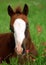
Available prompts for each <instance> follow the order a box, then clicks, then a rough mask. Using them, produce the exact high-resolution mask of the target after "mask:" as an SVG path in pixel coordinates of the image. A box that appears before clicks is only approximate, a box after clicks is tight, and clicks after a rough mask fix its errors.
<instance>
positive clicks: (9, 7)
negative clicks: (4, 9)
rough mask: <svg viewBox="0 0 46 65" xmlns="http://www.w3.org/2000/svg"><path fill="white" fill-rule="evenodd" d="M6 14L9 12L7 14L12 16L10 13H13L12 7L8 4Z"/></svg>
mask: <svg viewBox="0 0 46 65" xmlns="http://www.w3.org/2000/svg"><path fill="white" fill-rule="evenodd" d="M8 14H9V16H12V15H13V14H14V11H13V9H12V8H11V6H10V5H9V6H8Z"/></svg>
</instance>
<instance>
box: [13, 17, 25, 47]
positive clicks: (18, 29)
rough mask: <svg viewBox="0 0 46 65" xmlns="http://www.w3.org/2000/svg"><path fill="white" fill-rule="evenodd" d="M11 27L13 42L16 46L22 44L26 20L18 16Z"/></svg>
mask: <svg viewBox="0 0 46 65" xmlns="http://www.w3.org/2000/svg"><path fill="white" fill-rule="evenodd" d="M13 27H14V37H15V43H16V47H17V46H18V44H20V45H22V42H23V40H24V38H25V30H26V22H25V21H24V20H23V19H21V18H18V19H16V20H15V21H14V24H13Z"/></svg>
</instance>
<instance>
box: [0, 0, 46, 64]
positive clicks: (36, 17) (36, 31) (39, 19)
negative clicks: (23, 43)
mask: <svg viewBox="0 0 46 65" xmlns="http://www.w3.org/2000/svg"><path fill="white" fill-rule="evenodd" d="M25 3H26V4H27V5H28V7H29V13H28V22H29V29H30V36H31V39H32V41H33V43H34V44H35V46H36V48H37V51H38V55H39V56H38V57H37V58H36V61H35V62H33V63H30V62H28V63H27V64H25V65H46V0H0V34H1V33H7V32H10V17H9V15H8V12H7V7H8V5H11V6H12V8H13V9H14V8H16V7H17V6H21V8H22V9H23V7H24V4H25ZM0 65H8V64H7V63H6V62H3V63H2V64H0ZM10 65H19V64H18V63H17V61H16V59H11V64H10Z"/></svg>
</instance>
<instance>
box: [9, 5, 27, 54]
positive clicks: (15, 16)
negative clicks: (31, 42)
mask: <svg viewBox="0 0 46 65" xmlns="http://www.w3.org/2000/svg"><path fill="white" fill-rule="evenodd" d="M8 14H9V15H10V17H11V23H10V25H11V27H12V30H13V31H14V38H15V51H16V53H17V54H22V52H23V48H22V44H23V41H24V39H25V31H26V23H27V14H28V7H27V5H25V6H24V9H23V12H21V11H19V10H18V9H17V10H16V11H15V12H14V11H13V10H12V8H11V7H10V6H8Z"/></svg>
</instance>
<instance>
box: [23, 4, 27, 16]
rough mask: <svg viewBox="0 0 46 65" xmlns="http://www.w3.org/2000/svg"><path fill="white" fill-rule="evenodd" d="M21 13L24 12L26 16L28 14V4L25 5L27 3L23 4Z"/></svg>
mask: <svg viewBox="0 0 46 65" xmlns="http://www.w3.org/2000/svg"><path fill="white" fill-rule="evenodd" d="M23 14H25V15H26V16H27V15H28V6H27V4H25V5H24V9H23Z"/></svg>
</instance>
